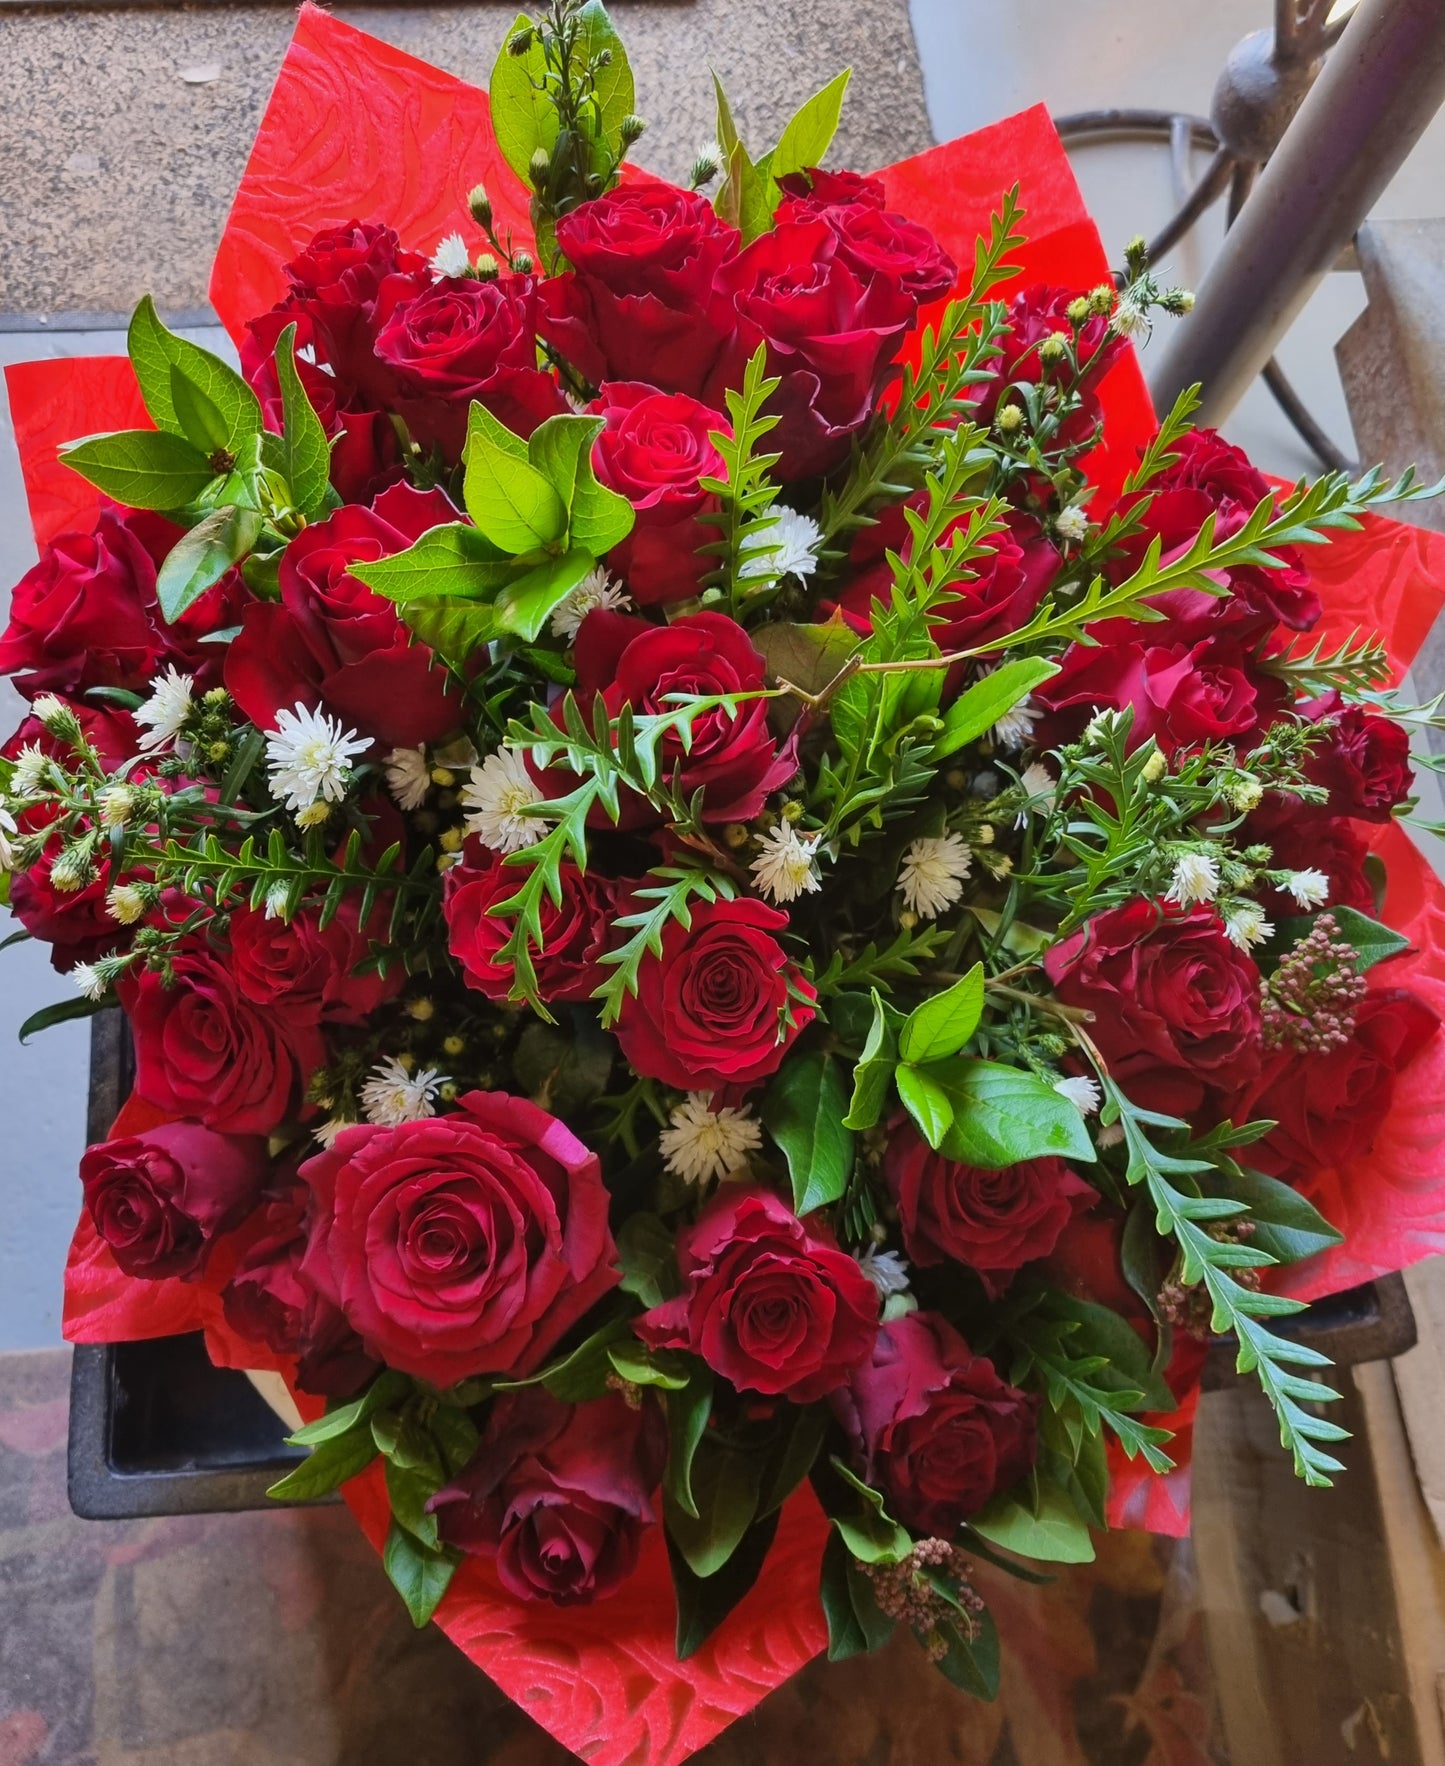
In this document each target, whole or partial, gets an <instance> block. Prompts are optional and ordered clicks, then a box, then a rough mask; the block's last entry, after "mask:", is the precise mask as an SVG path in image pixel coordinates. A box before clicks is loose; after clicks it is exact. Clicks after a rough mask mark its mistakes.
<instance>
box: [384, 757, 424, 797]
mask: <svg viewBox="0 0 1445 1766" xmlns="http://www.w3.org/2000/svg"><path fill="white" fill-rule="evenodd" d="M381 768H382V771H383V772H384V773H385V774H386V788H387V790H388V791H390V793H391V794H392V796H393V797H394V798H395V799H396V802H397V805H398V806H399V807H400V808H401V809H405V810H413V809H420V808H421V806H422V804H423V803H425V802H426V794H427V792H428V791H430V790H431V767H430V766H429V765H428V764H427V758H426V749H425V748H393V749H392V751H391V753H390V754H388V755H387V756H386V758H385V759H384V760H383V761H382V763H381Z"/></svg>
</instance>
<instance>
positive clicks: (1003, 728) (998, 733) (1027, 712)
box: [993, 693, 1044, 753]
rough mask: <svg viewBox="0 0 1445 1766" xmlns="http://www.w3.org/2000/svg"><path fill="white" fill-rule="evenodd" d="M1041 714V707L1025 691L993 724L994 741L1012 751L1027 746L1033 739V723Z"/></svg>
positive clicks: (1015, 751)
mask: <svg viewBox="0 0 1445 1766" xmlns="http://www.w3.org/2000/svg"><path fill="white" fill-rule="evenodd" d="M1043 715H1044V713H1043V707H1042V706H1039V705H1035V704H1034V702H1033V698H1032V696H1031V695H1030V694H1028V693H1025V695H1024V696H1023V698H1022V699H1020V700H1019V702H1018V704H1017V705H1014V706H1011V707H1010V708H1009V709H1008V710H1007V711H1006V712H1005V713H1004V714H1003V716H1002V717H1001V718H1000V719H999V720H998V722H997V723H996V724H995V725H994V726H993V739H994V741H995V742H997V743H998V745H999V747H1000V748H1007V749H1009V750H1010V751H1012V752H1014V753H1017V751H1018V750H1019V749H1020V748H1027V747H1028V745H1029V743H1030V742H1032V741H1033V739H1034V725H1035V724H1036V723H1037V722H1038V721H1039V719H1040V718H1041V717H1042V716H1043Z"/></svg>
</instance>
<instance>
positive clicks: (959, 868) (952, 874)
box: [898, 834, 973, 920]
mask: <svg viewBox="0 0 1445 1766" xmlns="http://www.w3.org/2000/svg"><path fill="white" fill-rule="evenodd" d="M972 869H973V853H972V852H971V851H970V850H969V845H968V842H967V841H966V840H965V839H964V838H963V836H962V835H961V834H942V835H935V834H928V835H924V836H923V837H922V838H921V839H918V840H915V841H914V842H913V844H912V845H911V846H910V847H909V848H908V850H907V852H905V853H904V855H903V863H902V865H901V866H900V867H899V870H898V893H899V894H900V895H901V896H902V897H903V904H904V906H905V907H907V908H908V909H910V910H911V911H912V912H913V913H915V914H917V915H918V916H919V917H920V918H921V919H924V920H936V919H937V918H938V916H939V915H940V914H941V913H943V912H944V911H945V910H946V909H947V908H951V907H952V906H953V905H954V903H955V902H957V901H959V900H960V899H961V898H962V896H963V886H964V883H965V882H966V881H967V879H968V875H969V872H970V871H971V870H972Z"/></svg>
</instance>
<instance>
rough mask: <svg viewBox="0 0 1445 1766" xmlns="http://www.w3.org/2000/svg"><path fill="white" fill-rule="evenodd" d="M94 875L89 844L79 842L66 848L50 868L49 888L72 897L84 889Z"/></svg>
mask: <svg viewBox="0 0 1445 1766" xmlns="http://www.w3.org/2000/svg"><path fill="white" fill-rule="evenodd" d="M94 875H95V867H94V866H93V865H92V863H91V860H90V846H89V843H88V842H86V841H81V842H80V843H79V844H78V845H75V846H67V847H66V849H65V851H64V852H62V853H61V854H60V856H59V857H58V858H57V859H56V861H55V863H54V864H53V865H52V866H51V867H50V886H51V888H52V889H57V890H59V891H60V893H61V894H62V895H73V894H74V893H75V892H76V890H78V889H84V888H85V886H86V884H87V883H89V882H90V880H91V878H92V877H93V876H94Z"/></svg>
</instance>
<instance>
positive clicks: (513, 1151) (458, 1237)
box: [301, 1092, 619, 1386]
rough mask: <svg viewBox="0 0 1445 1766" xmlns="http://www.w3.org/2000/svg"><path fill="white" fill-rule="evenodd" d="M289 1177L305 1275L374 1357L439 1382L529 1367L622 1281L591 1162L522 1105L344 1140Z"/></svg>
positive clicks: (475, 1100)
mask: <svg viewBox="0 0 1445 1766" xmlns="http://www.w3.org/2000/svg"><path fill="white" fill-rule="evenodd" d="M301 1177H302V1179H303V1180H304V1181H305V1182H306V1183H307V1184H308V1185H309V1186H310V1188H311V1191H312V1196H313V1200H312V1212H311V1228H310V1244H309V1246H308V1248H307V1252H306V1258H305V1262H304V1265H303V1269H304V1272H305V1274H306V1276H307V1277H308V1278H309V1279H310V1280H311V1281H312V1282H313V1283H314V1284H315V1286H316V1288H317V1289H318V1291H319V1292H320V1293H321V1294H322V1295H324V1296H325V1297H326V1298H328V1299H330V1300H332V1301H333V1302H334V1303H335V1304H336V1305H337V1306H339V1307H340V1308H341V1310H342V1312H343V1313H344V1314H345V1316H346V1319H347V1322H348V1323H349V1324H350V1325H351V1326H352V1328H353V1329H354V1330H356V1331H357V1332H358V1333H359V1334H360V1336H361V1338H362V1340H363V1341H364V1342H365V1344H366V1346H367V1349H368V1350H369V1351H370V1352H371V1353H372V1354H374V1355H375V1356H376V1357H377V1358H378V1359H379V1360H382V1361H384V1362H385V1363H386V1364H387V1366H388V1367H394V1368H399V1369H400V1370H401V1371H402V1372H403V1373H409V1374H415V1375H416V1377H417V1378H418V1379H422V1380H430V1381H431V1382H432V1383H433V1384H434V1385H437V1386H450V1385H454V1384H455V1383H456V1382H457V1381H458V1380H462V1379H466V1378H468V1377H470V1376H471V1375H473V1374H483V1373H508V1374H523V1373H527V1372H530V1370H531V1369H532V1368H534V1367H536V1366H537V1365H538V1364H539V1363H540V1362H541V1361H542V1360H543V1359H544V1357H545V1356H546V1355H547V1352H548V1351H549V1350H550V1349H551V1348H552V1346H553V1344H554V1343H556V1341H557V1340H558V1338H559V1337H561V1336H562V1334H563V1333H564V1332H565V1331H566V1330H567V1329H569V1327H570V1326H572V1325H573V1324H575V1323H576V1322H577V1320H578V1319H579V1318H581V1316H582V1314H583V1313H584V1312H586V1311H587V1309H588V1308H589V1307H590V1306H592V1305H593V1304H594V1303H595V1302H596V1301H597V1300H598V1299H600V1298H601V1296H602V1295H603V1294H605V1293H606V1292H607V1291H608V1290H609V1289H610V1288H613V1287H615V1286H616V1284H617V1281H618V1279H619V1278H618V1274H617V1271H616V1270H615V1269H614V1268H613V1259H614V1257H615V1254H616V1253H615V1247H614V1246H613V1243H612V1235H611V1233H610V1232H609V1231H608V1227H607V1191H606V1190H605V1188H604V1187H603V1184H602V1173H601V1166H600V1165H599V1163H598V1159H597V1155H596V1154H595V1153H592V1152H589V1151H588V1149H587V1148H586V1147H584V1146H583V1144H582V1143H581V1141H579V1140H578V1139H577V1137H576V1136H575V1135H574V1134H573V1133H572V1132H571V1130H570V1129H568V1128H567V1127H565V1126H564V1125H563V1124H562V1123H560V1122H558V1121H557V1120H556V1119H555V1118H554V1117H552V1116H549V1115H548V1114H547V1113H546V1111H545V1110H539V1109H538V1108H537V1107H536V1105H535V1104H530V1103H528V1102H527V1101H526V1099H524V1098H514V1097H509V1096H508V1095H507V1094H506V1093H504V1092H469V1093H468V1094H467V1095H466V1096H465V1097H463V1098H460V1099H459V1100H458V1107H457V1109H456V1110H455V1111H454V1112H453V1113H451V1114H449V1115H446V1116H438V1117H433V1118H430V1119H428V1120H424V1121H420V1122H407V1123H403V1124H401V1126H399V1127H396V1128H376V1127H370V1126H366V1125H360V1126H358V1127H356V1128H350V1129H346V1130H344V1131H343V1132H342V1133H341V1134H340V1135H339V1136H338V1137H337V1139H336V1141H335V1143H334V1145H332V1146H331V1147H329V1148H328V1149H327V1150H326V1151H325V1152H323V1153H318V1154H317V1155H316V1156H315V1157H314V1158H312V1159H308V1160H307V1162H306V1163H305V1164H304V1165H303V1166H302V1167H301Z"/></svg>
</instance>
